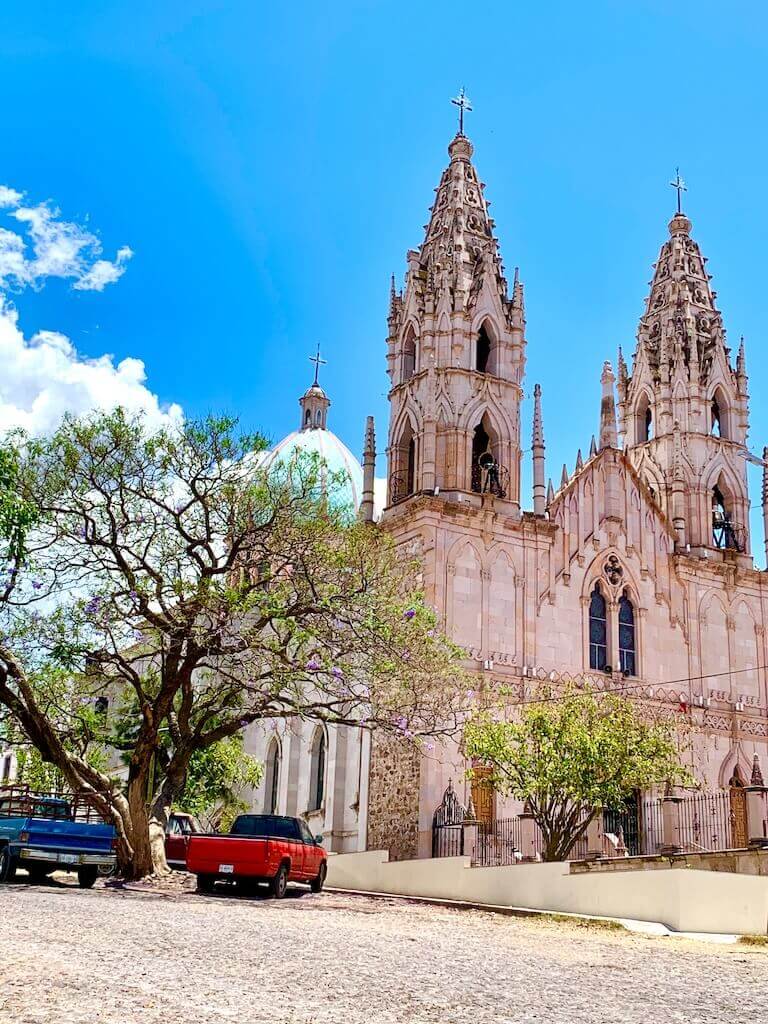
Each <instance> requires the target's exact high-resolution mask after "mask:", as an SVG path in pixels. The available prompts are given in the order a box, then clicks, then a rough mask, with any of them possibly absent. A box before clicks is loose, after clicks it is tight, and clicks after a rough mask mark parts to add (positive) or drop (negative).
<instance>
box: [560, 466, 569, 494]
mask: <svg viewBox="0 0 768 1024" xmlns="http://www.w3.org/2000/svg"><path fill="white" fill-rule="evenodd" d="M567 486H568V467H567V466H566V464H565V463H563V475H562V476H561V477H560V487H561V488H562V487H567Z"/></svg>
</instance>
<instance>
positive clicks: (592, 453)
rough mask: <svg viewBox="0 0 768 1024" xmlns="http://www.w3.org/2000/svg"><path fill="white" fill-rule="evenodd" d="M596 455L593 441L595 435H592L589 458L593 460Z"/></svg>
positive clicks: (595, 443) (595, 444)
mask: <svg viewBox="0 0 768 1024" xmlns="http://www.w3.org/2000/svg"><path fill="white" fill-rule="evenodd" d="M595 455H597V442H596V441H595V435H594V434H593V435H592V440H591V441H590V443H589V457H590V459H593V458H594V457H595Z"/></svg>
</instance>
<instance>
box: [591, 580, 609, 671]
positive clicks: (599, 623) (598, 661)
mask: <svg viewBox="0 0 768 1024" xmlns="http://www.w3.org/2000/svg"><path fill="white" fill-rule="evenodd" d="M607 664H608V613H607V608H606V604H605V598H604V597H603V593H602V591H601V590H600V584H599V583H596V584H595V589H594V590H593V591H592V594H591V596H590V599H589V667H590V668H591V669H594V670H595V671H596V672H604V671H605V667H606V665H607Z"/></svg>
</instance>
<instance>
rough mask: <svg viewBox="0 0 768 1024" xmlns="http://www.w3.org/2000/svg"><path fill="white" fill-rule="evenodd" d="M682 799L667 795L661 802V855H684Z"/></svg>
mask: <svg viewBox="0 0 768 1024" xmlns="http://www.w3.org/2000/svg"><path fill="white" fill-rule="evenodd" d="M681 800H682V797H679V796H674V795H673V794H672V793H665V794H664V796H663V798H662V801H661V851H660V852H661V853H665V854H671V853H682V850H683V846H682V843H681V842H680V803H681Z"/></svg>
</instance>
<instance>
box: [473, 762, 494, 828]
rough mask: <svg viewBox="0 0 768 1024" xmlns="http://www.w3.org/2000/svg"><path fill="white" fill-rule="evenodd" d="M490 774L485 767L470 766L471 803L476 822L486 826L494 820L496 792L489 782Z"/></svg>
mask: <svg viewBox="0 0 768 1024" xmlns="http://www.w3.org/2000/svg"><path fill="white" fill-rule="evenodd" d="M492 774H493V772H492V770H491V769H490V768H489V767H488V766H487V765H478V764H476V765H473V766H472V803H473V804H474V806H475V815H476V816H477V820H478V821H482V822H483V823H484V824H486V825H490V824H491V822H493V821H495V820H496V790H495V789H494V788H493V786H492V784H491V782H490V776H491V775H492Z"/></svg>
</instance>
